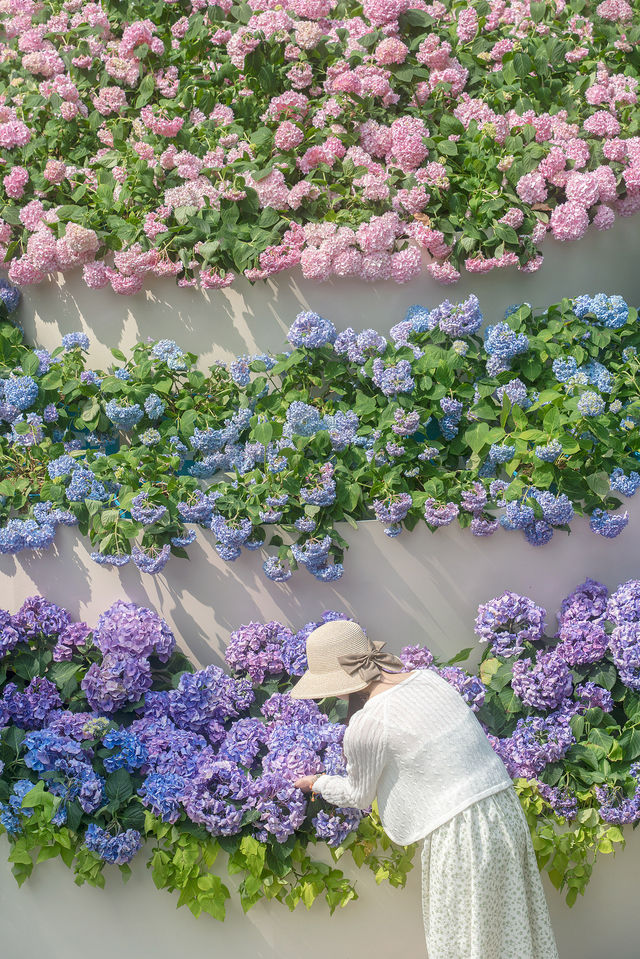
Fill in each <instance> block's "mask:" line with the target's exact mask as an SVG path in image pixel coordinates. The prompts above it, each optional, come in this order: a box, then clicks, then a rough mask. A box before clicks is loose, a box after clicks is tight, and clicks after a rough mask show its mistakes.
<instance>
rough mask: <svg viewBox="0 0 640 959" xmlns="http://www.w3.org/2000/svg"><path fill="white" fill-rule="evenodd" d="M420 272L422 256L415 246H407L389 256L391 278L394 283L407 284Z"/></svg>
mask: <svg viewBox="0 0 640 959" xmlns="http://www.w3.org/2000/svg"><path fill="white" fill-rule="evenodd" d="M421 271H422V256H421V253H420V250H419V249H418V247H417V246H408V247H407V248H406V249H404V250H398V251H397V252H396V253H392V255H391V278H392V279H393V280H395V281H396V283H407V282H408V281H409V280H413V279H414V278H415V277H416V276H419V275H420V273H421Z"/></svg>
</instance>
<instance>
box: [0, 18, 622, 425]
mask: <svg viewBox="0 0 640 959" xmlns="http://www.w3.org/2000/svg"><path fill="white" fill-rule="evenodd" d="M476 6H477V5H476ZM476 6H474V4H473V3H472V2H471V0H463V2H461V3H460V4H459V5H458V6H456V7H453V8H450V7H449V6H448V5H447V4H440V3H435V4H433V3H432V4H422V3H415V4H413V5H412V4H409V3H407V2H403V0H400V2H396V0H393V2H388V3H387V2H382V0H371V2H367V3H365V4H364V5H363V6H362V8H360V6H353V7H348V8H346V7H345V8H344V9H343V8H342V7H339V6H336V5H335V4H334V3H332V2H331V0H318V2H315V0H286V2H285V3H283V4H281V5H279V6H276V5H274V3H272V2H271V0H252V2H251V3H250V4H249V5H248V6H243V5H241V4H232V3H231V2H226V0H225V2H223V3H222V4H217V5H212V4H206V3H205V2H204V0H195V3H193V4H192V6H191V7H190V8H189V9H188V10H187V11H185V10H184V9H183V8H182V5H180V4H176V3H164V4H162V5H156V6H155V7H154V8H153V10H150V9H149V5H148V4H146V3H143V2H142V0H127V3H126V5H125V7H124V8H123V9H122V10H120V9H119V10H117V11H116V10H110V9H103V8H101V7H100V8H94V7H93V6H91V5H89V7H88V8H85V7H83V6H81V5H80V6H77V5H76V3H75V0H74V2H72V3H67V4H66V5H63V7H62V8H59V5H58V4H56V3H53V2H52V0H46V2H44V3H41V4H35V5H32V4H21V5H20V6H19V9H18V8H17V7H15V6H14V5H11V4H10V5H9V6H7V7H6V9H5V8H3V10H2V11H1V12H0V19H1V20H2V25H3V28H4V35H5V41H4V44H5V45H4V51H3V58H2V64H0V76H1V77H2V79H3V81H4V82H3V90H5V93H4V94H3V100H2V104H0V153H1V154H2V156H1V159H2V166H3V176H2V179H3V186H4V190H5V195H6V198H7V201H8V202H7V203H6V204H5V207H4V210H3V217H2V219H0V250H1V255H2V258H3V259H4V262H5V264H6V265H7V268H8V270H9V277H10V279H11V280H13V281H14V282H16V283H19V284H34V283H39V282H41V281H42V280H44V279H45V278H46V277H47V276H51V275H52V274H55V273H57V272H58V271H68V270H74V269H82V271H83V275H84V279H85V282H86V284H87V285H88V286H89V287H90V288H91V289H98V288H101V287H105V286H109V287H110V288H111V289H112V290H114V291H115V292H116V293H119V294H121V295H132V294H135V293H138V292H139V291H140V290H141V289H142V288H143V287H144V285H145V281H147V280H148V278H150V277H151V278H154V277H158V276H175V277H176V278H177V282H178V283H179V284H180V285H181V286H187V287H190V286H195V285H196V284H199V286H200V287H201V288H202V289H206V290H218V289H223V288H226V287H228V286H230V285H231V284H232V283H233V282H234V280H235V278H236V276H237V275H243V276H244V277H246V278H248V279H249V280H251V281H255V280H258V279H265V278H267V277H270V276H273V275H274V274H276V273H279V272H281V271H283V270H290V269H292V268H294V267H297V268H299V269H301V270H302V273H303V275H304V276H305V277H308V278H313V279H316V280H325V279H327V278H328V277H330V276H338V277H342V276H357V277H359V278H361V279H363V280H365V281H380V280H394V281H395V282H398V283H403V282H406V281H407V280H410V279H411V278H413V277H416V276H418V275H419V274H420V273H421V271H422V270H423V269H425V270H426V271H428V273H429V274H430V275H431V276H432V277H434V278H435V279H436V280H438V281H439V282H441V283H444V284H451V283H455V282H456V280H457V279H458V278H459V276H460V272H461V271H462V270H463V269H466V270H467V271H468V272H470V273H485V272H487V271H489V270H492V269H501V268H505V267H514V266H515V267H517V268H518V269H520V270H521V271H524V272H532V271H535V270H537V269H538V268H539V267H540V265H541V263H542V259H543V257H542V254H541V252H540V250H541V246H542V241H543V239H544V237H545V236H546V235H547V234H548V233H551V235H552V236H553V237H554V238H555V239H557V240H559V241H561V242H565V241H570V240H575V239H579V238H580V237H582V236H583V235H584V234H585V233H586V231H587V229H588V228H589V226H590V225H593V227H594V228H595V229H598V230H606V229H608V228H610V227H611V226H612V224H613V223H614V221H615V219H616V218H617V217H618V216H629V215H631V214H633V213H634V212H636V211H637V210H638V208H639V207H640V172H639V171H640V147H639V142H638V137H637V131H636V127H637V119H638V66H637V62H636V58H635V43H636V39H637V38H636V34H637V31H638V26H639V24H640V12H639V11H638V9H637V6H636V5H633V4H629V3H627V2H626V0H605V2H604V3H600V4H598V5H597V6H594V7H593V8H592V7H591V6H589V7H588V8H587V7H585V8H583V9H581V10H580V13H579V14H577V13H576V11H575V9H574V8H573V7H572V6H571V5H570V4H565V3H556V4H547V5H546V6H545V7H537V6H534V7H533V8H531V9H529V7H530V5H529V4H528V3H527V4H526V6H525V7H524V8H521V6H520V5H519V3H518V2H516V0H505V2H504V3H501V4H498V5H496V6H493V7H491V9H490V10H489V11H487V12H484V11H480V10H479V9H476ZM121 14H122V15H121ZM514 90H515V91H517V94H518V99H517V100H516V99H514V96H515V94H514ZM470 171H472V173H470ZM212 237H214V239H213V240H212ZM114 238H117V239H114ZM0 300H2V301H3V302H4V303H5V304H6V303H10V302H11V298H10V295H9V296H7V295H5V294H4V293H3V291H2V290H1V289H0ZM459 319H460V318H452V319H451V320H450V325H451V329H453V328H454V326H455V325H456V324H457V323H458V322H459ZM77 345H78V346H81V344H77ZM494 345H495V352H493V354H492V355H493V360H492V365H493V367H494V368H497V366H499V365H502V367H503V368H504V364H505V363H508V362H509V356H510V355H511V356H512V355H514V354H513V353H510V350H512V349H514V348H516V349H518V348H519V346H518V344H517V343H516V344H514V343H511V345H508V340H507V339H505V340H502V339H501V338H500V332H499V331H498V332H497V333H496V337H495V344H494V343H493V341H492V347H491V348H492V350H493V348H494ZM73 348H75V347H73ZM235 375H236V376H238V377H239V378H240V380H242V379H243V378H244V377H246V366H245V365H243V364H242V363H240V362H239V363H238V364H237V365H236V373H235ZM114 414H115V415H116V416H119V415H121V414H120V413H119V412H118V411H117V410H115V408H114ZM124 415H125V416H127V417H128V418H129V419H127V420H125V421H123V422H131V421H132V420H133V418H134V416H135V414H134V413H127V414H124Z"/></svg>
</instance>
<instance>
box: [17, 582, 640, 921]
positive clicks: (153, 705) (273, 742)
mask: <svg viewBox="0 0 640 959" xmlns="http://www.w3.org/2000/svg"><path fill="white" fill-rule="evenodd" d="M544 617H545V611H544V610H543V609H541V607H538V606H536V605H535V603H533V602H532V601H531V600H530V599H527V597H522V596H517V595H516V594H513V593H505V594H503V596H501V597H498V598H496V599H494V600H491V601H489V602H487V603H485V604H484V605H483V606H482V607H481V608H480V610H479V612H478V618H477V621H476V629H477V631H478V633H479V635H480V637H481V638H482V639H483V640H484V641H485V642H486V643H487V645H486V646H485V648H484V651H483V653H482V658H481V663H480V668H479V675H474V674H473V673H471V672H468V671H466V670H465V669H463V668H461V666H460V665H458V663H459V662H460V661H461V660H463V659H464V658H465V657H466V656H468V654H469V652H470V650H464V651H462V652H461V653H460V654H458V655H457V656H455V657H453V659H452V660H450V661H449V662H447V663H441V662H439V661H438V660H436V659H434V656H433V654H432V653H431V651H430V650H429V649H428V648H427V647H425V646H420V645H413V646H406V647H404V648H403V649H402V651H401V653H400V657H401V659H402V661H403V663H404V670H405V671H412V670H420V669H430V670H433V671H435V672H436V673H437V674H438V675H440V676H441V677H442V678H444V679H445V680H446V681H447V682H449V683H450V684H451V685H452V686H453V687H454V688H455V689H456V690H457V691H458V692H459V693H460V695H461V696H462V697H463V698H464V699H465V701H466V702H467V703H468V705H469V707H470V708H471V709H472V710H473V711H474V712H475V713H476V715H477V717H478V719H479V721H480V723H481V724H482V726H483V728H484V729H485V732H486V734H487V736H488V738H489V741H490V742H491V744H492V746H493V747H494V749H495V750H496V752H497V753H498V755H499V756H500V757H501V758H502V759H503V761H504V763H505V765H506V767H507V769H508V771H509V773H510V775H511V776H512V777H513V778H514V780H515V784H516V787H517V789H518V791H519V793H520V795H521V798H522V801H523V803H524V804H525V808H527V809H528V810H529V811H530V812H533V813H534V815H533V820H532V826H533V828H534V829H536V830H537V831H538V841H539V843H540V844H542V845H545V844H547V843H551V845H552V846H553V842H554V841H555V840H554V839H553V836H554V835H555V833H554V831H553V830H554V825H553V824H554V823H558V824H560V825H561V827H562V829H561V832H560V833H559V836H561V837H564V838H562V842H566V838H567V833H566V830H567V829H569V830H571V829H573V828H574V824H575V828H576V829H580V830H582V832H581V833H580V838H579V839H578V838H576V837H574V836H573V834H571V835H572V839H571V842H572V845H571V847H570V849H571V852H570V855H569V857H568V859H567V860H566V865H565V866H564V867H563V869H562V870H561V872H562V875H563V877H564V879H565V880H568V879H569V878H571V877H573V876H574V873H573V872H572V869H573V866H571V862H574V865H575V867H576V868H581V867H580V863H581V862H583V861H584V857H585V856H587V854H588V853H589V850H590V849H592V846H593V845H594V844H598V843H602V842H603V841H604V838H603V837H605V838H606V837H608V836H610V837H611V841H621V838H622V837H621V836H620V835H618V834H617V833H615V834H614V833H608V832H607V830H608V829H609V828H611V827H612V826H616V827H618V826H620V825H623V824H626V823H635V822H636V821H638V819H639V818H640V764H639V763H638V762H634V761H633V760H634V758H635V753H636V751H637V747H636V745H635V732H634V729H635V723H636V722H637V718H638V716H639V715H640V704H639V703H640V701H639V698H638V694H637V692H636V690H637V689H638V680H637V677H638V675H639V673H640V665H639V664H640V657H639V656H638V649H640V632H639V627H640V583H639V582H638V581H635V580H631V581H629V582H627V583H624V584H623V585H621V586H620V587H619V588H618V589H617V590H615V591H614V592H612V593H611V594H609V592H608V590H607V589H606V587H605V586H603V585H602V584H600V583H598V582H596V581H594V580H591V579H588V580H586V581H585V582H584V583H582V584H581V585H580V586H578V587H577V588H576V589H575V590H574V591H573V592H572V593H571V594H570V595H569V596H568V597H566V599H565V600H563V602H562V604H561V607H560V610H559V613H558V623H559V626H558V631H557V634H556V636H555V637H553V638H548V637H546V636H545V635H544V633H543V630H544ZM337 618H346V617H345V615H344V614H343V613H340V612H337V611H333V610H329V611H326V612H325V613H324V614H323V615H322V617H321V619H320V620H319V621H311V622H308V623H306V624H305V625H304V626H303V627H302V628H301V629H299V630H298V631H297V632H294V630H293V629H292V628H290V627H289V626H287V625H284V624H281V623H278V622H269V623H256V622H253V623H247V624H244V625H241V626H239V627H238V628H237V630H235V631H234V632H233V633H232V634H231V637H230V641H229V644H228V646H227V649H226V661H227V664H228V665H229V666H230V667H231V668H232V670H233V675H229V674H227V673H226V672H225V671H224V670H223V669H221V668H220V667H219V666H215V665H209V666H207V667H205V668H204V669H199V670H195V669H194V668H193V666H191V664H190V663H189V661H188V660H187V659H186V657H184V656H183V655H182V654H181V653H180V652H179V651H178V649H177V648H176V646H175V642H174V638H173V636H172V635H171V632H170V630H169V628H168V627H167V625H166V623H164V621H163V620H162V619H160V618H159V617H158V616H157V615H156V614H155V613H154V612H153V611H152V610H149V609H145V608H142V607H137V606H134V605H133V604H130V603H126V602H122V601H118V602H116V603H114V605H113V606H112V607H111V608H110V609H109V610H106V611H105V612H104V613H103V614H102V615H101V616H100V617H99V618H98V622H97V624H96V626H95V627H94V628H90V627H88V626H87V625H86V624H84V623H78V622H75V621H74V620H73V619H72V617H71V616H70V615H69V613H68V612H67V611H66V610H64V609H62V608H61V607H59V606H57V605H56V604H55V603H52V602H50V601H48V600H46V599H44V598H43V597H38V596H36V597H30V598H28V599H27V600H25V602H24V603H23V605H22V607H21V608H20V609H19V610H18V612H17V613H15V614H13V615H11V614H9V613H8V612H2V615H1V616H0V621H1V623H2V633H3V636H4V637H5V640H4V642H3V646H2V664H1V665H2V674H3V676H5V675H6V678H5V679H4V680H3V682H2V684H1V686H0V693H1V698H0V826H2V827H3V828H4V830H5V831H6V832H7V834H8V836H9V838H10V840H11V841H12V842H13V843H21V844H23V845H24V844H31V845H29V846H28V847H27V848H36V847H38V846H39V845H42V844H47V843H51V842H57V841H58V838H59V841H60V846H61V847H62V848H65V849H69V850H71V852H70V855H72V857H77V858H76V864H75V868H76V872H77V875H78V879H79V881H95V878H96V875H97V874H99V872H100V870H101V869H102V868H103V866H104V865H105V863H112V864H115V865H119V866H120V867H122V868H125V869H126V867H127V864H128V863H129V862H130V861H131V860H132V859H133V858H134V856H136V854H138V852H139V851H140V850H141V849H142V848H143V846H144V843H145V839H148V838H154V837H155V839H156V843H161V845H160V846H156V847H155V851H154V852H153V854H152V855H153V861H152V868H153V869H154V877H155V878H156V879H157V884H159V885H160V886H162V885H169V886H172V885H173V886H176V885H177V886H179V887H180V888H183V884H184V881H185V880H184V879H180V878H179V877H178V875H177V874H174V873H171V876H173V879H172V878H171V876H166V875H165V874H164V873H163V872H162V869H160V871H159V872H158V871H157V870H158V869H159V866H160V864H163V865H162V868H166V863H167V862H169V861H170V860H171V857H172V856H173V855H177V856H178V860H179V861H180V862H182V861H183V857H184V856H185V855H186V853H185V852H184V849H185V845H189V844H193V846H192V847H191V846H190V852H189V853H188V855H189V856H190V857H191V858H192V860H193V864H195V863H196V862H200V863H201V865H200V866H199V867H198V868H199V869H202V870H205V872H204V873H202V872H198V876H201V875H202V876H203V878H202V879H201V880H199V883H200V882H202V883H204V885H202V887H201V888H202V889H206V888H209V886H208V884H209V883H210V882H218V881H219V879H215V878H212V877H211V874H210V872H208V870H209V867H210V860H209V859H208V858H207V855H206V854H205V851H206V850H209V852H210V851H211V847H210V845H207V844H210V843H212V842H214V843H215V842H219V843H221V844H223V845H224V848H225V849H226V850H227V851H229V853H230V855H231V856H232V858H233V862H234V868H235V867H236V866H237V867H239V868H246V869H248V871H249V872H251V869H252V868H253V866H250V865H249V860H247V859H245V858H244V857H245V856H246V855H249V859H250V861H251V862H255V861H256V860H255V858H252V857H257V859H258V861H259V862H260V863H262V865H261V866H260V871H259V872H258V873H255V876H256V880H260V882H262V880H263V879H265V878H266V877H268V876H272V874H276V875H277V869H278V868H279V867H278V865H277V863H278V862H279V861H280V860H279V859H278V857H282V856H285V857H288V856H290V855H291V852H292V850H293V848H294V844H296V848H300V849H303V848H304V845H305V844H306V843H313V842H316V841H318V840H322V841H325V842H327V843H328V845H329V846H330V847H331V848H335V849H338V847H340V849H342V848H343V844H345V842H346V844H347V846H349V847H350V846H351V845H355V846H357V847H358V848H360V847H359V844H360V843H361V842H362V844H363V852H364V853H365V855H364V861H369V859H368V857H369V856H371V855H373V853H372V852H371V846H370V841H371V835H372V833H371V830H372V829H374V830H375V828H376V827H375V825H374V821H373V820H372V818H371V817H370V816H367V815H366V814H367V810H356V809H348V808H344V809H342V808H335V807H332V806H330V805H327V804H325V803H324V801H322V800H321V801H320V802H319V805H318V806H315V807H314V806H312V805H311V804H310V802H309V798H308V797H307V796H305V795H304V794H303V793H302V792H301V791H300V790H299V789H297V788H296V787H295V786H294V785H293V783H294V781H295V780H296V779H297V778H298V777H299V776H301V775H305V774H309V773H319V772H326V773H329V774H331V775H345V774H346V772H347V769H346V762H345V757H344V754H343V751H342V739H343V734H344V728H345V727H344V725H343V718H344V716H343V706H344V704H342V705H341V704H340V703H339V701H337V700H331V699H326V700H324V701H323V702H322V703H321V704H320V705H318V704H316V703H315V702H314V701H311V700H297V699H292V698H291V697H290V696H289V695H288V690H289V689H290V687H291V684H292V682H293V681H294V679H295V677H296V676H299V675H300V674H301V673H303V672H304V670H305V669H306V667H307V662H306V640H307V637H308V636H309V634H310V633H311V631H312V630H313V629H315V628H316V627H317V626H319V625H321V624H322V623H324V622H329V621H330V620H332V619H337ZM599 629H602V631H603V635H604V637H605V639H604V640H603V639H602V636H601V635H600V633H599V632H598V630H599ZM56 650H59V651H60V652H59V653H58V654H56V652H55V651H56ZM52 652H53V656H52V655H51V654H52ZM60 653H62V655H60ZM114 662H115V663H120V664H123V668H122V670H121V672H122V677H121V683H120V686H119V687H118V686H114V685H112V684H111V680H110V678H109V677H107V679H106V680H105V681H104V683H103V684H102V685H100V684H97V683H96V684H89V685H88V686H87V683H86V678H87V677H88V676H90V674H91V673H92V671H93V670H94V669H95V668H96V667H97V668H99V669H103V670H106V669H109V668H111V666H110V664H113V663H114ZM135 664H137V666H138V671H139V672H140V673H144V674H145V675H146V676H147V681H146V682H145V684H144V686H145V688H144V689H143V690H142V691H139V690H136V692H135V693H132V694H131V695H129V692H130V688H129V687H128V686H127V678H128V677H129V676H130V675H133V673H134V672H135V670H134V666H135ZM25 676H32V677H33V678H31V679H30V680H27V679H26V678H24V677H25ZM119 689H124V690H125V695H124V696H122V695H119V694H118V690H119ZM114 703H116V704H117V709H113V708H112V706H113V704H114ZM105 707H106V708H105ZM595 764H597V769H596V768H595ZM592 817H595V819H594V822H595V823H596V825H594V826H593V827H589V826H588V824H587V820H588V819H589V821H590V820H591V818H592ZM168 826H171V827H173V828H172V829H171V830H169V831H168V829H167V827H168ZM361 826H362V828H363V829H364V832H363V833H362V835H361ZM591 828H593V830H594V832H593V833H591V832H590V831H589V830H590V829H591ZM563 830H564V831H563ZM603 830H604V831H603ZM549 837H552V838H551V839H550V838H549ZM347 840H348V841H347ZM558 841H560V839H558ZM167 843H168V844H169V845H167ZM173 843H175V845H172V844H173ZM162 844H164V845H162ZM201 844H204V845H201ZM276 847H278V850H279V851H278V852H277V854H276V853H275V852H274V849H275V848H276ZM364 847H367V849H368V852H365V848H364ZM21 848H22V847H21ZM158 849H160V850H161V851H162V856H160V857H158ZM248 851H249V852H248ZM406 854H407V852H406V851H405V850H402V855H406ZM300 855H302V856H303V857H306V853H302V852H301V853H300ZM336 855H338V853H336ZM165 856H167V857H168V859H165ZM273 856H275V858H272V857H273ZM200 857H203V858H202V859H200ZM572 857H573V859H572ZM581 857H582V858H581ZM178 860H176V862H177V861H178ZM386 861H387V862H389V860H386ZM545 861H546V860H545ZM373 862H376V860H375V859H374V860H372V863H373ZM267 863H271V864H272V865H271V866H270V867H269V868H267ZM263 868H267V872H266V873H265V872H263ZM372 868H373V865H372ZM375 868H378V866H377V865H376V866H375ZM269 869H272V870H273V871H274V872H273V873H272V872H269ZM301 869H302V871H303V873H304V871H305V869H306V870H310V871H312V870H313V864H312V863H311V861H310V860H309V859H308V857H307V858H303V860H302V865H301ZM96 870H97V873H96ZM29 872H30V869H29V868H28V867H27V868H26V872H24V875H25V876H26V875H28V874H29ZM589 873H590V870H589V871H588V873H587V878H588V874H589ZM252 874H253V873H252ZM189 875H191V873H190V874H189ZM307 875H308V873H307ZM578 875H582V874H581V873H579V874H578ZM163 877H164V878H163ZM205 877H208V878H205ZM271 881H272V879H270V880H269V882H271ZM300 881H301V882H304V881H305V875H304V874H303V876H302V878H301V880H300ZM334 881H336V882H338V881H339V882H340V883H342V882H343V879H342V878H341V874H339V873H337V874H336V876H335V877H334ZM344 881H346V880H344ZM585 882H586V879H585V881H584V882H581V883H579V885H580V887H581V888H583V887H584V884H585ZM199 883H198V885H199ZM199 888H200V885H199ZM287 894H288V895H290V894H291V893H290V892H289V893H287ZM184 895H187V893H184ZM252 901H255V900H252ZM219 918H221V916H219Z"/></svg>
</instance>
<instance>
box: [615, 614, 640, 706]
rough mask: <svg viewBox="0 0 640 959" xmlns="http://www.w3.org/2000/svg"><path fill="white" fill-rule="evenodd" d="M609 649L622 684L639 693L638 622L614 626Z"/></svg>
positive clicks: (639, 623) (639, 629)
mask: <svg viewBox="0 0 640 959" xmlns="http://www.w3.org/2000/svg"><path fill="white" fill-rule="evenodd" d="M609 648H610V650H611V655H612V656H613V661H614V663H615V665H616V668H617V670H618V672H619V673H620V679H621V680H622V682H623V683H624V684H625V686H629V687H630V688H631V689H635V690H636V691H638V692H640V621H638V622H635V623H630V622H625V623H621V624H620V625H619V626H616V627H615V629H614V630H613V632H612V633H611V636H610V637H609Z"/></svg>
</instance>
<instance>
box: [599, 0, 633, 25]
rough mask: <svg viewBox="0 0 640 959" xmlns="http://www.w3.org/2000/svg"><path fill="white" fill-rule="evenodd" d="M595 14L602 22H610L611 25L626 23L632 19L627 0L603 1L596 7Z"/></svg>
mask: <svg viewBox="0 0 640 959" xmlns="http://www.w3.org/2000/svg"><path fill="white" fill-rule="evenodd" d="M596 13H597V14H598V16H599V17H602V19H603V20H610V21H611V22H612V23H617V22H619V23H626V22H627V21H628V20H631V18H632V17H633V10H632V8H631V4H629V3H627V0H604V2H603V3H599V4H598V6H597V7H596Z"/></svg>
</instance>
